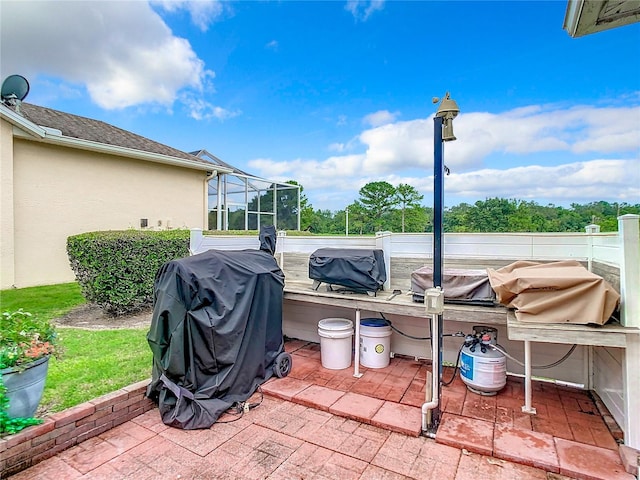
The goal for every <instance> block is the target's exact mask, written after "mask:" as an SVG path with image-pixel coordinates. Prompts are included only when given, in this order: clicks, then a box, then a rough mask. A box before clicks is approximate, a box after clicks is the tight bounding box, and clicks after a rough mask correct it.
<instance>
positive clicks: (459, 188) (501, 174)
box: [445, 159, 640, 203]
mask: <svg viewBox="0 0 640 480" xmlns="http://www.w3.org/2000/svg"><path fill="white" fill-rule="evenodd" d="M445 192H446V194H447V195H454V196H461V197H475V198H479V199H484V198H486V197H505V198H518V199H539V198H545V199H554V201H556V202H563V201H567V200H570V201H576V202H577V201H579V200H580V199H586V200H594V199H597V200H603V199H617V200H620V201H628V202H630V203H637V202H638V201H639V200H640V159H621V160H591V161H587V162H574V163H567V164H563V165H556V166H541V165H530V166H524V167H515V168H508V169H505V170H498V169H483V170H478V171H475V172H467V173H461V174H455V173H453V174H451V175H450V176H449V177H446V179H445Z"/></svg>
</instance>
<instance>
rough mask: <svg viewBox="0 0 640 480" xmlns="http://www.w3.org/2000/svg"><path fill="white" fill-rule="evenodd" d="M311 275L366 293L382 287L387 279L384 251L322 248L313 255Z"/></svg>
mask: <svg viewBox="0 0 640 480" xmlns="http://www.w3.org/2000/svg"><path fill="white" fill-rule="evenodd" d="M309 278H311V279H312V280H318V281H319V282H324V283H328V284H330V285H341V286H343V287H346V288H349V289H352V290H355V291H365V292H376V291H378V290H382V286H383V284H384V282H385V281H386V280H387V271H386V269H385V266H384V253H383V251H382V250H370V249H360V248H320V249H318V250H316V251H315V252H313V253H312V254H311V256H310V257H309Z"/></svg>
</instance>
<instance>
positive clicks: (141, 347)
mask: <svg viewBox="0 0 640 480" xmlns="http://www.w3.org/2000/svg"><path fill="white" fill-rule="evenodd" d="M84 303H86V301H85V299H84V298H83V297H82V295H81V294H80V287H79V286H78V284H77V283H75V282H74V283H65V284H59V285H47V286H43V287H30V288H19V289H9V290H1V291H0V307H1V310H2V311H15V310H17V309H19V308H22V309H23V310H24V311H26V312H30V313H32V314H34V315H38V316H40V317H43V318H47V319H55V318H57V317H60V316H62V315H64V314H65V313H67V312H69V311H70V310H72V309H73V308H74V307H77V306H79V305H82V304H84ZM58 332H59V337H60V344H61V345H62V347H63V355H62V356H61V358H59V359H55V358H52V359H51V360H50V361H49V373H48V375H47V382H46V386H45V389H44V395H43V398H42V401H41V403H40V408H39V410H38V411H39V412H42V413H43V414H50V413H54V412H58V411H60V410H64V409H66V408H69V407H73V406H75V405H78V404H80V403H83V402H86V401H88V400H92V399H94V398H96V397H99V396H101V395H104V394H105V393H109V392H113V391H115V390H118V389H119V388H122V387H124V386H127V385H130V384H132V383H135V382H138V381H140V380H144V379H146V378H149V377H150V376H151V362H152V355H151V350H150V349H149V346H148V344H147V340H146V333H147V330H146V328H141V329H128V330H125V329H123V330H81V329H75V328H59V329H58Z"/></svg>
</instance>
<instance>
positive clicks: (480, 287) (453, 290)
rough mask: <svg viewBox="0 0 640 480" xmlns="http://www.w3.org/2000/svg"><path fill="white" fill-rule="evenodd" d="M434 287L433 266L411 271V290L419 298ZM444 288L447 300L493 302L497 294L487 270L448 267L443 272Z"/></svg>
mask: <svg viewBox="0 0 640 480" xmlns="http://www.w3.org/2000/svg"><path fill="white" fill-rule="evenodd" d="M432 287H433V268H432V267H429V266H424V267H420V268H419V269H417V270H415V271H414V272H412V273H411V291H412V292H413V293H414V294H417V296H418V298H417V299H416V298H415V296H414V299H416V300H419V301H420V298H421V297H422V296H423V295H424V291H425V290H426V289H427V288H432ZM442 289H443V290H444V299H445V301H450V302H461V303H462V302H467V303H473V302H481V303H493V302H494V300H495V298H496V294H495V292H494V291H493V289H492V288H491V284H490V283H489V276H488V275H487V272H486V270H480V269H466V268H446V269H444V271H443V272H442Z"/></svg>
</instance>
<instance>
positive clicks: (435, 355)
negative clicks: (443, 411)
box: [422, 313, 440, 432]
mask: <svg viewBox="0 0 640 480" xmlns="http://www.w3.org/2000/svg"><path fill="white" fill-rule="evenodd" d="M439 336H440V332H439V331H438V314H437V313H434V314H432V315H431V372H432V375H431V401H430V402H425V403H423V404H422V431H423V432H425V431H427V429H428V427H429V425H428V422H427V418H428V414H429V411H430V410H433V409H434V408H437V406H438V382H440V378H438V368H437V365H438V361H439V360H438V359H439V358H440V352H438V338H439Z"/></svg>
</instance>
